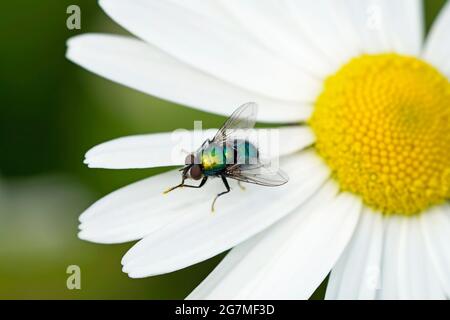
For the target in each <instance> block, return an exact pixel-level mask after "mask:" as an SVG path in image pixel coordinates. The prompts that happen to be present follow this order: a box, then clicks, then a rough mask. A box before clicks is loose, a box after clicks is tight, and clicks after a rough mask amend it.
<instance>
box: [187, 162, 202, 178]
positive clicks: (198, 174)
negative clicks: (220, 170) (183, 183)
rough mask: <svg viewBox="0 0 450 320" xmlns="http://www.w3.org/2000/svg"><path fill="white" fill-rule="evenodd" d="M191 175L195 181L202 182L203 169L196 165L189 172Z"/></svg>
mask: <svg viewBox="0 0 450 320" xmlns="http://www.w3.org/2000/svg"><path fill="white" fill-rule="evenodd" d="M189 175H190V177H191V178H192V179H194V180H200V179H201V178H202V176H203V172H202V168H200V166H199V165H198V164H194V165H193V166H192V168H191V170H190V171H189Z"/></svg>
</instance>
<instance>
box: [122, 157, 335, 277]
mask: <svg viewBox="0 0 450 320" xmlns="http://www.w3.org/2000/svg"><path fill="white" fill-rule="evenodd" d="M281 167H282V168H283V169H284V170H285V171H286V172H289V175H290V181H289V182H288V183H287V184H286V185H284V186H281V187H276V188H264V187H260V186H254V185H246V188H247V189H246V190H245V191H242V192H241V191H239V190H236V191H234V192H232V193H230V195H227V196H225V197H223V198H220V200H219V201H218V202H217V204H216V206H217V210H216V211H217V212H216V213H215V214H211V213H210V207H211V200H212V198H213V196H214V195H215V192H211V191H210V192H208V195H209V196H208V197H204V199H203V200H202V201H199V200H197V201H196V202H195V203H193V204H191V205H190V206H188V205H186V204H184V203H183V202H182V201H178V199H177V195H178V194H179V193H181V191H183V192H185V190H181V191H180V192H178V193H176V192H173V193H174V194H173V195H172V199H168V201H173V202H176V203H178V205H179V209H178V212H179V218H178V219H177V220H174V221H172V222H171V223H170V224H169V225H167V226H165V227H164V228H162V229H160V230H159V231H157V232H153V233H151V234H149V235H148V236H146V237H145V238H144V239H143V240H141V241H140V242H138V243H137V244H136V245H135V246H134V247H133V248H132V249H131V250H130V251H129V252H128V253H127V254H126V255H125V256H124V258H123V260H122V263H123V265H124V268H123V270H124V272H127V273H128V274H129V275H130V276H131V277H145V276H150V275H155V274H161V273H166V272H171V271H174V270H178V269H181V268H184V267H187V266H189V265H192V264H195V263H197V262H200V261H203V260H205V259H208V258H210V257H212V256H214V255H216V254H218V253H220V252H223V251H225V250H228V249H229V248H231V247H233V246H235V245H236V244H238V243H240V242H242V241H244V240H246V239H248V238H250V237H251V236H253V235H254V234H256V233H258V232H260V231H261V230H263V229H265V228H267V227H268V226H270V225H271V224H273V223H274V222H275V221H277V220H279V219H280V218H282V217H283V216H285V215H286V214H288V213H290V212H291V211H292V210H293V209H295V208H296V207H298V206H299V205H300V204H301V203H303V202H304V201H305V200H306V199H307V198H308V197H309V196H310V195H311V194H312V193H313V192H314V191H315V190H317V189H318V188H319V186H320V185H321V184H322V183H323V181H324V180H325V179H326V178H327V177H328V175H329V172H328V168H326V167H325V165H324V164H322V163H321V162H320V160H318V157H317V156H316V155H315V154H313V153H309V152H308V153H306V154H301V155H294V156H291V157H289V158H288V159H286V160H285V161H282V162H281ZM205 189H209V187H206V188H205ZM222 190H223V186H222ZM193 191H198V190H193Z"/></svg>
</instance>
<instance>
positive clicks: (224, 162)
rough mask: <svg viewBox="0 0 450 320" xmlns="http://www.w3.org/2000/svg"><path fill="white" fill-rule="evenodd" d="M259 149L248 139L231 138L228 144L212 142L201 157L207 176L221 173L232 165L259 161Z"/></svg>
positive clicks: (202, 152)
mask: <svg viewBox="0 0 450 320" xmlns="http://www.w3.org/2000/svg"><path fill="white" fill-rule="evenodd" d="M258 156H259V154H258V149H257V148H256V147H255V146H254V145H253V144H251V143H250V142H248V141H246V140H234V141H233V140H231V141H229V142H228V143H227V144H226V145H224V146H220V145H217V144H210V145H209V146H207V147H206V148H205V149H203V150H202V151H201V155H200V159H201V165H202V168H203V173H204V174H205V175H206V176H213V175H217V174H219V173H220V172H221V171H223V170H225V168H226V167H227V166H230V165H235V164H239V165H246V164H254V163H257V159H258Z"/></svg>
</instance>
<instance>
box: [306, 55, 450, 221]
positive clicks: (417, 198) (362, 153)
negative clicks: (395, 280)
mask: <svg viewBox="0 0 450 320" xmlns="http://www.w3.org/2000/svg"><path fill="white" fill-rule="evenodd" d="M309 124H310V126H311V128H312V129H313V131H314V133H315V135H316V145H315V147H316V150H317V152H318V153H319V155H320V156H321V157H322V158H323V159H324V160H325V162H326V163H327V164H328V166H329V167H330V168H331V170H332V172H333V177H334V178H335V179H336V180H337V182H338V183H339V185H340V188H341V190H343V191H350V192H353V193H355V194H357V195H359V196H360V197H361V198H362V199H363V201H364V202H365V203H366V204H367V205H368V206H370V207H372V208H374V209H376V210H379V211H381V212H383V213H386V214H404V215H412V214H417V213H420V212H423V211H424V210H425V209H427V208H429V207H430V206H433V205H436V204H440V203H443V202H444V201H446V200H447V199H449V198H450V83H449V81H448V80H447V79H446V78H445V77H444V76H443V75H442V74H440V73H439V72H438V71H437V70H436V69H435V68H434V67H432V66H431V65H429V64H427V63H426V62H424V61H421V60H419V59H417V58H413V57H407V56H401V55H397V54H380V55H362V56H359V57H357V58H354V59H353V60H351V61H350V62H348V63H347V64H346V65H344V66H343V67H342V68H341V69H340V70H339V71H338V72H337V73H336V74H334V75H332V76H330V77H329V78H328V79H327V80H326V81H325V84H324V89H323V92H322V93H321V95H320V96H319V97H318V99H317V101H316V104H315V108H314V112H313V115H312V116H311V118H310V119H309Z"/></svg>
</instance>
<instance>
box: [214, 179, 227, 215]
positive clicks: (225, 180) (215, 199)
mask: <svg viewBox="0 0 450 320" xmlns="http://www.w3.org/2000/svg"><path fill="white" fill-rule="evenodd" d="M220 177H221V178H222V181H223V184H224V185H225V188H227V191H224V192H221V193H219V194H218V195H217V196H216V197H215V198H214V201H213V203H212V205H211V212H214V204H215V203H216V201H217V198H219V197H220V196H223V195H224V194H226V193H228V192H230V191H231V188H230V186H229V185H228V181H227V178H225V176H220Z"/></svg>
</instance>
